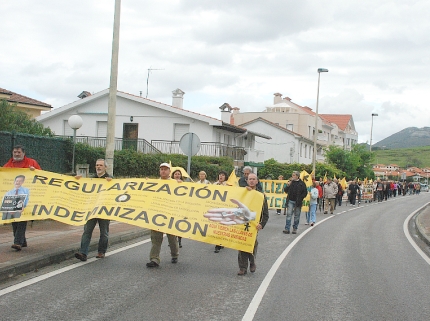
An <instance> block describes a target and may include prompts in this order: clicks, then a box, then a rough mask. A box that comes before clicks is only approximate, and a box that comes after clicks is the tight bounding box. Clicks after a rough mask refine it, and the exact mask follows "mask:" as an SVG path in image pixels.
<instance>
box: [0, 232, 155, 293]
mask: <svg viewBox="0 0 430 321" xmlns="http://www.w3.org/2000/svg"><path fill="white" fill-rule="evenodd" d="M150 241H151V239H147V240H144V241H141V242H138V243H134V244H131V245H128V246H125V247H122V248H119V249H116V250H114V251H111V252H108V253H106V256H111V255H114V254H117V253H120V252H122V251H126V250H129V249H131V248H133V247H136V246H139V245H142V244H145V243H148V242H150ZM97 260H99V259H96V258H92V259H89V260H88V261H86V262H80V263H76V264H73V265H70V266H66V267H64V268H61V269H59V270H57V271H53V272H49V273H46V274H44V275H41V276H37V277H35V278H32V279H30V280H27V281H24V282H21V283H19V284H15V285H12V286H10V287H8V288H5V289H3V290H0V297H1V296H3V295H5V294H8V293H11V292H14V291H16V290H19V289H22V288H25V287H26V286H29V285H32V284H35V283H38V282H41V281H43V280H46V279H49V278H51V277H53V276H56V275H58V274H61V273H64V272H67V271H70V270H73V269H76V268H78V267H81V266H83V265H85V264H89V263H92V262H94V261H97Z"/></svg>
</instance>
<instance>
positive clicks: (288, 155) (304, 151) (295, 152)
mask: <svg viewBox="0 0 430 321" xmlns="http://www.w3.org/2000/svg"><path fill="white" fill-rule="evenodd" d="M240 127H244V128H246V129H248V130H256V131H258V132H260V133H264V134H266V135H268V136H270V137H272V139H271V140H270V141H268V140H265V139H264V140H263V139H260V138H259V137H257V138H256V140H255V148H256V149H258V150H262V151H264V160H267V159H270V158H274V159H275V160H276V161H278V162H280V163H301V164H312V154H313V149H314V145H313V141H312V140H311V139H308V138H306V137H303V136H302V135H300V134H297V133H295V132H293V131H291V130H288V129H286V128H284V127H281V126H279V125H277V124H275V123H272V122H270V121H268V120H267V119H264V118H261V117H259V118H256V119H253V120H251V121H249V122H247V123H244V124H240ZM317 146H318V148H320V147H321V146H320V145H317ZM319 160H323V158H322V157H321V159H319Z"/></svg>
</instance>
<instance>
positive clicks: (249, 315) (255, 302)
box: [242, 199, 430, 321]
mask: <svg viewBox="0 0 430 321" xmlns="http://www.w3.org/2000/svg"><path fill="white" fill-rule="evenodd" d="M394 200H395V199H391V200H390V201H394ZM378 203H379V202H376V203H373V204H375V205H377V204H378ZM428 204H429V203H427V204H426V205H424V206H422V207H420V208H419V209H417V210H416V211H414V212H413V213H412V214H411V215H409V216H408V217H407V219H406V220H405V222H404V223H403V231H404V233H405V235H406V238H407V239H408V240H409V242H410V243H411V245H412V246H413V247H414V248H415V250H416V251H417V252H418V253H419V254H420V255H421V256H422V258H423V259H424V260H425V261H426V262H427V263H428V264H430V259H429V258H428V257H427V255H426V254H425V253H424V252H423V251H422V250H421V249H420V248H419V247H418V246H417V245H416V244H415V242H414V241H413V240H412V238H411V237H410V235H409V233H408V229H407V225H408V224H407V223H408V221H409V219H410V218H411V217H412V216H413V215H414V214H415V213H417V212H418V211H419V210H421V209H422V208H424V207H425V206H427V205H428ZM370 205H371V204H368V205H365V206H370ZM365 206H362V207H365ZM358 208H359V207H358V206H357V207H352V208H350V209H347V210H345V211H342V212H341V213H338V214H335V215H331V216H329V217H327V218H325V219H323V220H322V221H320V222H318V223H316V224H315V225H314V227H315V226H317V225H319V224H322V223H323V222H325V221H327V220H328V219H331V218H333V217H335V216H337V215H340V214H344V213H346V212H350V211H353V210H356V209H358ZM311 230H312V228H308V229H307V230H305V231H304V232H303V233H301V234H300V235H299V236H298V237H297V238H296V239H295V240H294V241H293V242H292V243H291V244H290V245H288V246H287V248H286V249H285V250H284V252H282V254H281V255H280V256H279V257H278V259H277V260H276V261H275V263H273V265H272V267H271V268H270V270H269V272H267V274H266V276H265V277H264V280H263V282H261V284H260V286H259V287H258V290H257V292H256V293H255V295H254V297H253V298H252V301H251V303H250V304H249V305H248V309H247V310H246V312H245V314H244V315H243V318H242V321H252V320H253V319H254V316H255V313H256V312H257V310H258V308H259V306H260V303H261V300H262V299H263V297H264V295H265V294H266V291H267V288H268V287H269V285H270V282H272V279H273V277H274V276H275V274H276V272H277V271H278V269H279V267H280V266H281V263H282V262H283V261H284V259H285V258H286V256H287V255H288V253H290V251H291V250H292V248H293V247H294V246H295V245H296V244H297V243H298V242H299V241H300V240H301V238H302V237H304V236H305V235H306V234H307V233H308V232H309V231H311Z"/></svg>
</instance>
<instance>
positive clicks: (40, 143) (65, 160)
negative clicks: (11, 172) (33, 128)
mask: <svg viewBox="0 0 430 321" xmlns="http://www.w3.org/2000/svg"><path fill="white" fill-rule="evenodd" d="M15 145H22V146H23V147H24V148H25V154H26V156H28V157H31V158H34V159H35V160H36V161H37V162H38V163H39V164H40V167H42V169H44V170H47V171H50V172H55V173H67V172H69V171H70V166H71V165H70V163H71V156H72V154H71V153H72V142H71V141H70V140H66V139H61V138H57V137H44V136H34V135H28V134H21V133H13V132H12V133H11V132H1V131H0V166H3V165H4V164H5V163H6V162H7V161H8V160H9V158H10V157H11V156H12V149H13V146H15Z"/></svg>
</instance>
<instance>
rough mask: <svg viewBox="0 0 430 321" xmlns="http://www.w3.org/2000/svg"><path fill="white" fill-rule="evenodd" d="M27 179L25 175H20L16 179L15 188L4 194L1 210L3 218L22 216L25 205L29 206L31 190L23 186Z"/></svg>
mask: <svg viewBox="0 0 430 321" xmlns="http://www.w3.org/2000/svg"><path fill="white" fill-rule="evenodd" d="M24 181H25V176H24V175H18V176H16V177H15V179H14V185H13V188H12V189H11V190H9V191H7V192H6V194H4V196H3V199H2V202H1V208H0V211H1V212H2V220H10V219H15V218H20V217H21V213H22V211H23V210H24V207H25V206H27V203H28V198H29V195H30V191H29V189H28V188H26V187H24V186H22V185H23V184H24Z"/></svg>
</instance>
